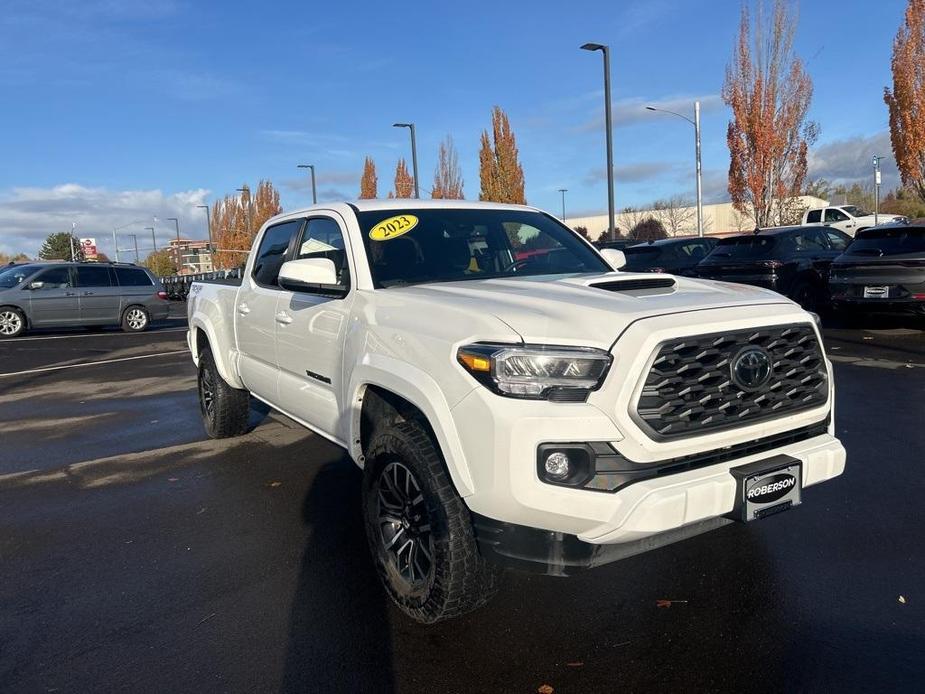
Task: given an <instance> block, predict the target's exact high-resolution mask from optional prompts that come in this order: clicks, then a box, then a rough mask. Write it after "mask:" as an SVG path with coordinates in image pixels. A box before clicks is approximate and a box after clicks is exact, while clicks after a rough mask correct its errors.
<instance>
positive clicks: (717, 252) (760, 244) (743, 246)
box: [708, 236, 775, 259]
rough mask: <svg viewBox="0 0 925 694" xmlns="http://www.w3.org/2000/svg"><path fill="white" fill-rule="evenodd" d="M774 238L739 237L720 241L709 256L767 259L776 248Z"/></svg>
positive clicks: (711, 257)
mask: <svg viewBox="0 0 925 694" xmlns="http://www.w3.org/2000/svg"><path fill="white" fill-rule="evenodd" d="M774 241H775V239H774V237H773V236H737V237H733V238H731V239H720V240H719V242H718V243H717V244H716V246H715V247H714V248H713V251H712V252H711V253H710V255H709V256H708V257H709V258H710V259H718V258H765V257H767V256H768V255H769V254H770V253H771V249H772V248H774Z"/></svg>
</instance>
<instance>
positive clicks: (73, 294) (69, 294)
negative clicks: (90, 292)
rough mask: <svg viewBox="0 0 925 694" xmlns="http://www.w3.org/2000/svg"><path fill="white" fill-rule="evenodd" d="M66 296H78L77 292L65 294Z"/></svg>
mask: <svg viewBox="0 0 925 694" xmlns="http://www.w3.org/2000/svg"><path fill="white" fill-rule="evenodd" d="M64 296H77V292H64Z"/></svg>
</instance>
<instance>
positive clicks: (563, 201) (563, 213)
mask: <svg viewBox="0 0 925 694" xmlns="http://www.w3.org/2000/svg"><path fill="white" fill-rule="evenodd" d="M559 192H560V193H562V221H563V222H564V221H565V194H566V193H567V192H568V188H559Z"/></svg>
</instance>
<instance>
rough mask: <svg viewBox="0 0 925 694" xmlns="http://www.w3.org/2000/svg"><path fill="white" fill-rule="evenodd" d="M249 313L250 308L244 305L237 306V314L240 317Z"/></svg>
mask: <svg viewBox="0 0 925 694" xmlns="http://www.w3.org/2000/svg"><path fill="white" fill-rule="evenodd" d="M250 312H251V309H250V306H248V305H247V304H244V303H241V304H238V313H240V314H241V315H242V316H246V315H247V314H248V313H250Z"/></svg>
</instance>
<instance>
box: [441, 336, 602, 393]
mask: <svg viewBox="0 0 925 694" xmlns="http://www.w3.org/2000/svg"><path fill="white" fill-rule="evenodd" d="M456 359H457V360H458V361H459V363H460V364H462V365H463V367H464V368H465V369H466V371H468V372H469V373H470V374H472V375H473V376H474V377H475V379H476V380H477V381H479V383H481V384H482V385H484V386H487V387H488V388H490V389H491V390H493V391H494V392H496V393H498V394H499V395H506V396H508V397H513V398H529V399H533V400H544V399H545V400H557V401H560V402H584V401H585V399H586V398H587V397H588V393H590V392H591V391H593V390H597V389H598V388H599V387H600V385H601V383H602V382H603V380H604V376H605V375H606V374H607V369H608V368H609V367H610V362H611V356H610V354H609V353H607V352H605V351H604V350H600V349H593V348H591V347H555V346H545V345H498V344H481V343H479V344H474V345H466V346H465V347H460V348H459V351H458V352H457V353H456Z"/></svg>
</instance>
